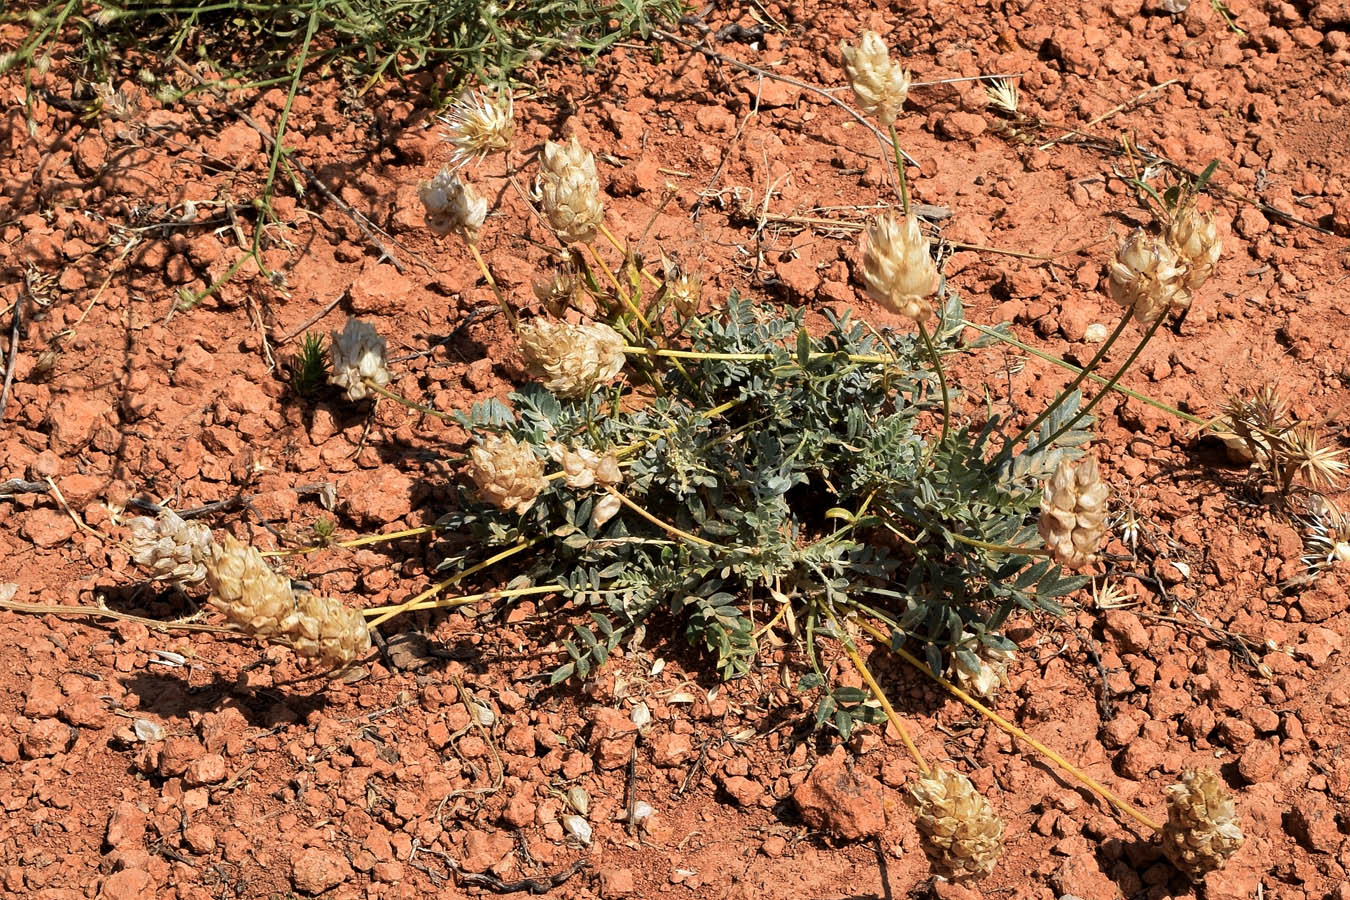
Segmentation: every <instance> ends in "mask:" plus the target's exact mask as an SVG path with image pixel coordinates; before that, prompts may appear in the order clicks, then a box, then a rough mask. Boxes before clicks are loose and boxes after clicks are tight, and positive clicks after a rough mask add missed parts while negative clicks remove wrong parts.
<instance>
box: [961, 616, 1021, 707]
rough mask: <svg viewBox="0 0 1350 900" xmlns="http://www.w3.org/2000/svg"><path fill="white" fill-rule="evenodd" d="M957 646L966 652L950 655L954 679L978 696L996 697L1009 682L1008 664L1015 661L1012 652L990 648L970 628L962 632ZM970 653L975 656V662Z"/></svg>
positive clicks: (964, 688) (990, 698) (963, 688)
mask: <svg viewBox="0 0 1350 900" xmlns="http://www.w3.org/2000/svg"><path fill="white" fill-rule="evenodd" d="M957 649H958V650H965V651H967V653H953V654H951V663H950V669H951V673H952V681H954V682H956V686H957V687H959V688H961V689H962V690H964V691H966V692H967V693H970V694H974V695H975V696H976V697H983V698H984V699H985V700H992V699H994V694H995V692H996V691H997V690H998V689H999V688H1000V687H1003V686H1005V685H1007V683H1008V664H1009V663H1010V662H1012V661H1013V656H1014V654H1013V651H1011V650H1005V649H1003V648H1001V647H991V646H990V645H988V644H986V643H985V642H984V641H981V640H978V639H977V638H976V637H975V635H973V634H971V633H970V632H968V631H967V632H964V633H962V635H961V643H960V645H959V646H958V648H957ZM968 654H969V655H968ZM970 655H973V656H974V657H975V660H974V664H972V661H971V659H970Z"/></svg>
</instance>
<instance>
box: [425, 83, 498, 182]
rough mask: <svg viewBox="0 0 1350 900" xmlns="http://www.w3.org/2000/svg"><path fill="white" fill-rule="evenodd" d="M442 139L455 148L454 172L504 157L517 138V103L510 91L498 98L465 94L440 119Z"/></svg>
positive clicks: (452, 160)
mask: <svg viewBox="0 0 1350 900" xmlns="http://www.w3.org/2000/svg"><path fill="white" fill-rule="evenodd" d="M441 122H443V123H444V124H445V131H444V132H442V137H444V138H445V140H446V141H448V142H449V143H450V145H451V146H452V147H453V148H454V151H453V153H452V156H451V166H452V168H456V169H458V168H460V167H461V166H464V165H468V164H470V163H476V162H479V161H481V160H483V159H484V158H486V157H488V156H490V155H492V154H493V153H505V152H506V151H507V150H509V149H510V148H511V141H512V140H514V138H515V135H516V120H515V103H514V101H513V100H512V98H511V94H510V92H508V91H502V92H501V93H499V94H497V96H495V97H489V96H488V95H487V94H486V93H483V94H478V93H475V92H473V91H465V92H464V93H463V94H461V95H460V97H459V99H458V100H456V101H455V102H454V104H453V105H451V107H450V108H449V109H448V110H447V111H446V114H445V115H444V116H443V117H442V118H441Z"/></svg>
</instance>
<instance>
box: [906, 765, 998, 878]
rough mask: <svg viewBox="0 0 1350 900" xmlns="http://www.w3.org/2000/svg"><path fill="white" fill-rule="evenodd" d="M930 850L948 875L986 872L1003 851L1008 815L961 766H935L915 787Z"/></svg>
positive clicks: (917, 814) (918, 819)
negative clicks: (951, 768) (998, 811)
mask: <svg viewBox="0 0 1350 900" xmlns="http://www.w3.org/2000/svg"><path fill="white" fill-rule="evenodd" d="M909 800H910V805H911V806H913V807H914V824H915V826H917V827H918V829H919V837H920V838H921V839H922V844H923V850H924V853H926V854H927V855H928V858H929V859H930V860H932V862H933V868H934V869H936V870H937V873H938V874H939V875H942V876H943V877H944V878H950V879H952V880H953V881H958V880H961V879H965V878H983V877H984V876H986V875H988V874H989V873H990V872H992V871H994V865H995V864H996V863H997V862H998V858H999V855H1000V854H1001V853H1002V852H1003V820H1002V819H1000V818H999V817H998V816H997V815H995V814H994V810H993V807H991V806H990V805H989V801H987V800H985V799H984V797H982V796H980V792H979V791H977V790H976V789H975V785H973V784H971V782H970V779H969V778H967V777H966V776H965V775H962V774H961V773H960V772H953V771H949V770H947V769H939V768H934V769H932V770H930V771H929V773H928V774H927V775H921V776H919V778H918V779H917V780H916V781H915V782H914V783H913V784H912V785H911V786H910V788H909Z"/></svg>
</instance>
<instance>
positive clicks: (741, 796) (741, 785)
mask: <svg viewBox="0 0 1350 900" xmlns="http://www.w3.org/2000/svg"><path fill="white" fill-rule="evenodd" d="M722 790H724V791H726V792H727V795H728V796H730V797H731V799H732V800H733V801H735V803H736V805H737V806H740V807H747V806H755V805H756V804H758V803H759V801H760V799H761V798H762V797H763V796H764V785H762V784H760V783H759V782H758V781H755V780H754V779H753V778H746V777H744V776H742V775H732V776H731V777H730V778H726V779H723V781H722Z"/></svg>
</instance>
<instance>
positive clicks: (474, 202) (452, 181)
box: [417, 169, 488, 244]
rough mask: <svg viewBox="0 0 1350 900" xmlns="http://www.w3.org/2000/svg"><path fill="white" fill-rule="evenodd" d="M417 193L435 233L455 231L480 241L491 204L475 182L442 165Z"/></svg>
mask: <svg viewBox="0 0 1350 900" xmlns="http://www.w3.org/2000/svg"><path fill="white" fill-rule="evenodd" d="M417 196H418V197H419V198H420V199H421V201H422V207H423V209H424V210H425V212H426V222H427V228H429V229H431V230H432V231H433V232H435V233H436V234H450V233H451V232H453V233H455V234H457V235H459V236H460V237H462V238H464V240H465V241H467V242H468V243H470V244H477V243H478V238H479V235H481V234H482V231H483V223H484V222H485V221H486V220H487V213H488V204H487V200H486V199H484V198H483V197H480V196H478V192H477V191H475V190H474V188H473V185H471V184H469V183H468V182H465V181H463V180H461V179H460V177H459V176H458V175H456V174H454V173H453V172H451V171H450V170H449V169H441V170H440V171H439V172H437V173H436V177H435V178H433V179H431V180H430V181H428V182H427V183H426V184H423V185H422V186H421V187H419V188H418V189H417Z"/></svg>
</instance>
